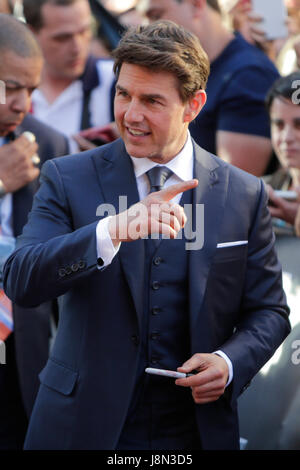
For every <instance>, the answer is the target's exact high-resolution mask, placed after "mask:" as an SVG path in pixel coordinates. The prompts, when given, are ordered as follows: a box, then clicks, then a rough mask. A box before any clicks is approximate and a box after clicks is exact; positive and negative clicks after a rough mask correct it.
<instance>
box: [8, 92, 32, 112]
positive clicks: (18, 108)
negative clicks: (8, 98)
mask: <svg viewBox="0 0 300 470" xmlns="http://www.w3.org/2000/svg"><path fill="white" fill-rule="evenodd" d="M11 108H12V110H13V111H14V112H15V113H24V114H25V113H27V112H28V111H29V109H30V94H29V92H28V90H27V89H26V88H22V89H21V90H19V91H18V92H17V93H16V95H15V96H14V98H13V101H12V104H11Z"/></svg>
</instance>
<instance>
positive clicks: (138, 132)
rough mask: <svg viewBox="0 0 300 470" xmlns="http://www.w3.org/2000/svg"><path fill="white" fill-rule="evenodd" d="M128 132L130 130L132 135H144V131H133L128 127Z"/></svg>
mask: <svg viewBox="0 0 300 470" xmlns="http://www.w3.org/2000/svg"><path fill="white" fill-rule="evenodd" d="M129 132H130V133H131V134H132V135H145V132H142V131H134V130H133V129H129Z"/></svg>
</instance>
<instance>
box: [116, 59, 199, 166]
mask: <svg viewBox="0 0 300 470" xmlns="http://www.w3.org/2000/svg"><path fill="white" fill-rule="evenodd" d="M193 104H195V103H193V100H190V101H189V102H188V103H186V104H184V103H183V102H182V100H181V98H180V95H179V92H178V87H177V79H176V78H175V76H174V75H173V74H171V73H169V72H152V71H151V70H149V69H147V68H145V67H140V66H137V65H131V64H127V63H124V64H123V65H122V67H121V71H120V75H119V79H118V82H117V85H116V96H115V119H116V123H117V125H118V128H119V131H120V134H121V137H122V139H123V141H124V143H125V146H126V150H127V152H128V153H129V154H130V155H131V156H133V157H138V158H144V157H148V158H150V159H152V160H153V161H155V162H157V163H166V162H168V161H169V160H171V159H172V158H173V157H174V156H175V155H177V154H178V153H179V152H180V150H181V149H182V147H183V146H184V144H185V141H186V138H187V128H188V123H189V121H190V120H191V119H192V118H191V114H190V111H191V107H193Z"/></svg>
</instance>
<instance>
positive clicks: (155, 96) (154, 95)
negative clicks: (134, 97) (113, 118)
mask: <svg viewBox="0 0 300 470" xmlns="http://www.w3.org/2000/svg"><path fill="white" fill-rule="evenodd" d="M116 89H117V90H119V91H125V92H126V93H128V90H126V88H124V87H122V86H121V85H118V84H117V85H116ZM128 94H130V93H128ZM141 97H142V98H143V99H149V98H151V99H156V100H163V101H166V98H165V97H164V96H163V95H160V94H159V93H142V95H141Z"/></svg>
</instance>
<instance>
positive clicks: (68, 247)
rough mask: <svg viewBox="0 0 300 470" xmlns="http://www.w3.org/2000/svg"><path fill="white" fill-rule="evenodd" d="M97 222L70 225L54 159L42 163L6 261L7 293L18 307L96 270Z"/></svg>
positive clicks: (43, 298)
mask: <svg viewBox="0 0 300 470" xmlns="http://www.w3.org/2000/svg"><path fill="white" fill-rule="evenodd" d="M96 226H97V221H95V222H94V223H91V224H89V225H87V226H84V227H81V228H79V229H77V230H74V228H73V226H72V214H71V212H70V208H69V207H68V202H67V198H66V195H65V192H64V187H63V182H62V179H61V177H60V174H59V172H58V169H57V166H56V163H55V160H49V161H48V162H46V163H45V164H44V166H43V168H42V172H41V187H40V189H39V191H38V192H37V194H36V196H35V198H34V202H33V207H32V211H31V213H30V214H29V219H28V223H27V225H26V226H25V227H24V230H23V233H22V235H21V236H20V237H19V238H18V239H17V247H16V251H15V252H14V253H13V254H12V256H10V258H8V260H7V262H6V265H5V269H4V283H3V284H4V289H5V292H6V295H7V296H8V297H9V298H10V299H11V300H12V301H13V302H15V303H17V304H19V305H20V306H23V307H34V306H36V305H39V304H41V303H42V302H45V301H47V300H50V299H53V298H56V297H58V296H60V295H62V294H64V293H65V292H67V291H68V290H69V289H70V288H72V287H74V285H76V283H77V282H79V281H80V280H82V279H84V278H86V277H87V276H89V275H90V273H91V272H94V271H98V270H97V250H96Z"/></svg>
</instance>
